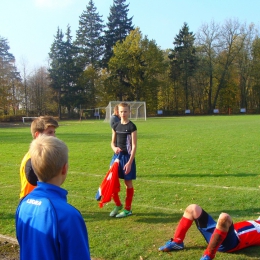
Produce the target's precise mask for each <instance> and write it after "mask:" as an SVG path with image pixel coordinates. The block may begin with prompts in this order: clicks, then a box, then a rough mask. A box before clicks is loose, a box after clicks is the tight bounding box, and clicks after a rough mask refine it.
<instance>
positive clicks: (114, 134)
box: [111, 129, 121, 154]
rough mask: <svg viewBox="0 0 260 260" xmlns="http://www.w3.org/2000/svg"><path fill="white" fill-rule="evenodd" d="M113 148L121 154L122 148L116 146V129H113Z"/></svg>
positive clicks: (116, 152)
mask: <svg viewBox="0 0 260 260" xmlns="http://www.w3.org/2000/svg"><path fill="white" fill-rule="evenodd" d="M111 148H112V150H113V151H114V153H115V154H119V153H120V152H121V149H120V148H119V147H117V146H116V131H115V130H114V129H112V140H111Z"/></svg>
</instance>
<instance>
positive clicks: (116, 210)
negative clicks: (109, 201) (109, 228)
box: [109, 205, 123, 217]
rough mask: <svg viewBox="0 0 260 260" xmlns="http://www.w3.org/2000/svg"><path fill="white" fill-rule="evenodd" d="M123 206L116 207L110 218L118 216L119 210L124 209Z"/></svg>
mask: <svg viewBox="0 0 260 260" xmlns="http://www.w3.org/2000/svg"><path fill="white" fill-rule="evenodd" d="M122 207H123V206H122V205H121V206H115V207H114V209H113V210H112V211H111V212H110V214H109V216H110V217H115V216H116V215H117V213H118V212H119V210H121V209H122Z"/></svg>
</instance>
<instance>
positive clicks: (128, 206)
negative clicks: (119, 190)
mask: <svg viewBox="0 0 260 260" xmlns="http://www.w3.org/2000/svg"><path fill="white" fill-rule="evenodd" d="M133 196H134V188H127V189H126V198H125V209H126V210H131V205H132V200H133Z"/></svg>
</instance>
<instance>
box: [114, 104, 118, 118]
mask: <svg viewBox="0 0 260 260" xmlns="http://www.w3.org/2000/svg"><path fill="white" fill-rule="evenodd" d="M118 114H119V113H118V105H115V106H114V115H116V116H118Z"/></svg>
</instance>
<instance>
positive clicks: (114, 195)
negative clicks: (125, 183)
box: [113, 193, 122, 207]
mask: <svg viewBox="0 0 260 260" xmlns="http://www.w3.org/2000/svg"><path fill="white" fill-rule="evenodd" d="M113 200H114V202H115V204H116V206H117V207H119V206H121V205H122V203H121V201H120V198H119V195H118V193H114V194H113Z"/></svg>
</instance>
